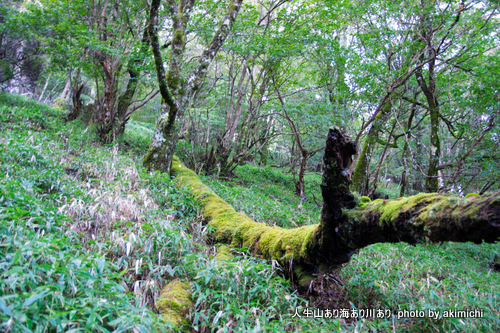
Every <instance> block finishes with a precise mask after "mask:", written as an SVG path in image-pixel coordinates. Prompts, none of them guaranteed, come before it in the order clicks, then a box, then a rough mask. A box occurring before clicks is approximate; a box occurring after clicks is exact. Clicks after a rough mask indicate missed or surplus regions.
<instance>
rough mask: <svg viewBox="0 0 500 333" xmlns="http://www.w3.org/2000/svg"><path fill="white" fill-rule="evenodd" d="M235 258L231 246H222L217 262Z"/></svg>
mask: <svg viewBox="0 0 500 333" xmlns="http://www.w3.org/2000/svg"><path fill="white" fill-rule="evenodd" d="M232 257H233V255H232V254H231V249H230V247H229V246H225V245H221V246H219V248H218V249H217V255H216V256H215V260H217V261H221V262H223V261H228V260H230V259H231V258H232Z"/></svg>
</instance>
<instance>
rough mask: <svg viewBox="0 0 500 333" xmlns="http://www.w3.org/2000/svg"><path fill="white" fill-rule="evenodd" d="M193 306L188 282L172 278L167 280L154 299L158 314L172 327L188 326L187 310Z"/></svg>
mask: <svg viewBox="0 0 500 333" xmlns="http://www.w3.org/2000/svg"><path fill="white" fill-rule="evenodd" d="M192 307H193V301H192V299H191V292H190V291H189V283H187V282H181V281H179V280H174V281H171V282H169V283H168V284H167V285H166V286H165V287H164V288H163V289H162V291H161V294H160V296H159V297H158V299H157V300H156V308H157V309H158V312H159V313H160V315H161V316H162V317H163V319H165V320H166V321H167V322H169V323H171V324H172V325H173V326H174V327H177V328H179V327H182V326H189V325H190V322H189V312H190V310H191V309H192Z"/></svg>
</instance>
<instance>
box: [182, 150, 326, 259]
mask: <svg viewBox="0 0 500 333" xmlns="http://www.w3.org/2000/svg"><path fill="white" fill-rule="evenodd" d="M172 175H173V176H174V177H175V178H174V181H175V183H176V185H177V186H178V187H185V188H186V189H187V190H188V191H189V193H190V194H191V195H192V196H193V197H194V198H195V199H196V200H197V201H198V202H199V203H200V206H201V208H202V211H201V212H202V214H203V217H204V218H205V220H206V221H207V222H208V225H209V226H210V227H211V229H212V230H213V231H212V232H211V234H210V237H211V238H212V239H213V240H214V241H216V242H223V243H229V244H231V246H232V247H235V248H236V247H246V248H248V249H249V250H251V251H253V252H255V253H260V254H262V255H263V256H264V257H265V258H266V259H273V260H278V261H279V262H280V263H281V264H284V263H285V262H287V261H289V260H290V259H293V260H294V261H297V262H301V261H303V260H305V259H306V258H307V257H308V256H309V252H308V251H309V248H310V245H311V242H312V240H313V237H312V236H313V234H314V231H315V230H316V229H317V225H309V226H305V227H301V228H296V229H283V228H279V227H271V226H268V225H266V224H263V223H257V222H255V221H253V220H252V219H251V218H250V217H248V216H247V215H246V214H244V213H241V212H236V211H235V210H234V208H233V207H232V206H231V205H229V204H228V203H227V202H225V201H224V200H222V199H221V198H220V197H219V196H218V195H217V194H215V193H214V192H213V191H212V190H211V189H210V188H209V187H208V186H206V185H204V184H203V183H202V182H201V180H200V178H199V177H198V176H197V175H196V174H195V173H194V172H193V171H191V170H189V169H188V168H186V167H185V166H184V165H183V164H182V162H181V161H180V160H179V159H178V158H177V157H176V156H174V159H173V163H172Z"/></svg>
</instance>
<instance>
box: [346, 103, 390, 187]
mask: <svg viewBox="0 0 500 333" xmlns="http://www.w3.org/2000/svg"><path fill="white" fill-rule="evenodd" d="M390 112H391V100H390V99H388V100H387V101H386V104H385V105H384V107H383V108H382V110H381V111H380V112H379V114H378V115H377V117H376V118H375V120H374V122H373V123H372V127H370V130H369V131H368V135H367V137H366V140H365V142H364V144H363V149H362V150H361V153H360V154H359V156H358V160H357V161H356V166H355V168H354V171H353V174H352V185H351V188H352V190H353V191H356V192H357V193H358V194H359V195H366V194H367V193H368V173H369V171H370V160H371V157H372V155H373V153H374V150H375V147H376V145H377V138H378V135H379V132H380V128H381V126H382V124H383V120H384V119H385V118H386V115H387V114H389V113H390ZM389 139H390V138H389Z"/></svg>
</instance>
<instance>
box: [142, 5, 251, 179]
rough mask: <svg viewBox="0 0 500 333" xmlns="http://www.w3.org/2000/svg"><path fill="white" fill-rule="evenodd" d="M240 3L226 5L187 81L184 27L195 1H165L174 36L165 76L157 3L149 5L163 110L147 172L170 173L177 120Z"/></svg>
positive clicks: (151, 148)
mask: <svg viewBox="0 0 500 333" xmlns="http://www.w3.org/2000/svg"><path fill="white" fill-rule="evenodd" d="M242 2H243V0H235V1H234V2H233V1H231V2H230V3H229V6H228V8H227V11H226V14H225V17H224V19H223V21H222V23H221V25H220V26H219V28H218V30H217V32H216V33H215V35H214V37H213V39H212V41H211V42H210V43H209V45H208V46H207V48H206V49H205V50H204V51H203V53H202V55H201V57H200V60H199V64H198V67H197V68H196V69H195V70H194V72H193V73H192V74H191V75H190V76H189V77H188V78H187V79H185V78H183V77H182V65H183V56H184V51H185V46H186V36H185V35H186V28H187V24H188V21H189V15H190V12H191V9H192V7H193V5H194V1H192V0H188V1H179V2H178V1H176V0H168V6H167V7H168V10H169V12H170V17H171V18H172V28H173V37H172V43H171V50H170V61H169V71H168V73H167V75H165V68H164V67H163V59H162V56H161V52H160V51H161V50H160V44H159V39H158V31H157V26H158V10H159V6H160V0H153V1H152V2H151V7H150V16H149V24H148V34H149V38H150V42H151V48H152V50H153V56H154V59H155V66H156V74H157V79H158V85H159V88H160V93H161V96H162V102H161V105H162V107H161V113H160V118H159V121H158V122H157V125H156V130H155V132H154V135H153V138H152V140H151V145H150V147H149V150H148V152H147V153H146V156H145V157H144V160H143V164H144V166H145V167H146V168H148V169H149V170H151V169H155V170H159V171H162V172H166V173H170V170H171V164H172V160H173V155H174V153H175V149H176V147H177V141H178V135H177V134H178V131H177V130H176V128H177V122H176V118H177V117H182V116H183V114H184V112H185V111H186V110H187V109H188V108H189V107H190V106H191V98H192V97H193V95H194V94H195V92H196V91H197V90H199V89H200V86H201V84H202V82H203V79H204V78H205V76H206V72H207V69H208V66H209V65H210V63H211V62H212V60H213V59H214V58H215V56H216V55H217V52H218V51H219V49H220V48H221V47H222V45H223V44H224V42H225V40H226V38H227V36H228V35H229V32H230V30H231V29H232V27H233V25H234V22H235V20H236V17H237V15H238V12H239V10H240V7H241V3H242Z"/></svg>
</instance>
